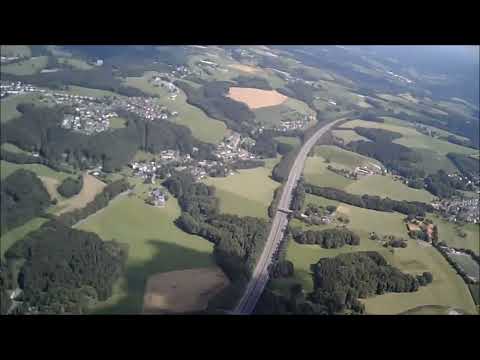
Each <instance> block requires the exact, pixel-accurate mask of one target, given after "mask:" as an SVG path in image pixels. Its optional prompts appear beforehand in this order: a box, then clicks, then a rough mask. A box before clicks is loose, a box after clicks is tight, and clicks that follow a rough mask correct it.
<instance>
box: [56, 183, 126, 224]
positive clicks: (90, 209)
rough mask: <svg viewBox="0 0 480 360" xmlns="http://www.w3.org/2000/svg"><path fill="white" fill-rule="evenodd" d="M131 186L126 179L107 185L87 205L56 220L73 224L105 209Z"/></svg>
mask: <svg viewBox="0 0 480 360" xmlns="http://www.w3.org/2000/svg"><path fill="white" fill-rule="evenodd" d="M129 188H130V184H129V183H128V181H127V180H125V179H120V180H117V181H114V182H112V183H110V184H108V185H107V186H105V187H104V188H103V190H102V192H101V193H99V194H97V195H96V196H95V198H94V199H93V200H92V201H90V202H89V203H88V204H87V205H85V207H83V208H81V209H76V210H72V211H70V212H68V213H64V214H62V215H59V216H58V217H57V218H56V220H57V221H58V222H60V223H62V224H64V225H66V226H72V225H74V224H76V223H77V222H79V221H80V220H83V219H85V218H86V217H87V216H90V215H92V214H94V213H96V212H97V211H98V210H100V209H103V208H104V207H106V206H107V205H108V203H109V202H110V200H112V199H113V198H114V197H115V196H117V195H118V194H120V193H122V192H124V191H126V190H128V189H129Z"/></svg>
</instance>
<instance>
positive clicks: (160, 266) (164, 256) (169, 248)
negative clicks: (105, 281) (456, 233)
mask: <svg viewBox="0 0 480 360" xmlns="http://www.w3.org/2000/svg"><path fill="white" fill-rule="evenodd" d="M140 187H141V186H140ZM141 188H142V187H141ZM142 189H143V188H142ZM138 190H140V189H137V191H138ZM143 190H144V189H143ZM179 215H180V208H179V206H178V203H177V201H176V199H175V198H173V197H170V199H169V200H168V201H167V204H166V206H165V207H164V208H156V207H153V206H150V205H147V204H145V203H144V201H143V200H141V199H140V198H138V197H137V195H133V196H129V195H125V196H122V198H119V199H115V200H113V201H112V203H111V204H109V206H108V207H107V208H105V209H104V210H103V211H100V212H98V213H97V214H95V215H93V216H92V217H90V218H89V219H88V220H87V221H86V222H84V223H82V224H80V225H79V226H78V228H79V229H81V230H86V231H93V232H95V233H97V234H98V235H99V236H100V237H101V238H102V239H104V240H111V239H116V240H118V241H120V242H123V243H126V244H128V245H129V255H128V261H127V267H126V272H125V276H124V277H123V278H122V279H121V280H120V281H119V282H118V284H117V286H116V289H115V292H114V295H113V296H112V297H111V298H110V299H108V300H107V301H106V302H104V303H101V304H99V305H98V306H96V308H95V309H93V312H98V313H140V312H141V308H142V305H143V295H144V288H145V284H146V280H147V278H148V277H149V276H150V275H153V274H155V273H158V272H165V271H173V270H183V269H191V268H196V267H207V266H213V265H214V261H213V258H212V256H211V253H212V250H213V246H212V244H211V243H209V242H208V241H207V240H205V239H203V238H201V237H198V236H194V235H189V234H187V233H185V232H183V231H181V230H180V229H179V228H177V227H176V226H175V224H174V220H175V219H176V218H177V217H178V216H179Z"/></svg>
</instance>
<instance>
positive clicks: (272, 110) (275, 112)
mask: <svg viewBox="0 0 480 360" xmlns="http://www.w3.org/2000/svg"><path fill="white" fill-rule="evenodd" d="M253 112H254V113H255V118H256V120H257V121H258V122H259V123H260V124H262V125H264V126H266V127H274V126H277V125H280V124H281V122H282V120H291V119H292V120H296V119H301V118H302V117H303V116H305V115H315V113H314V111H313V110H312V109H310V107H309V106H308V105H307V104H305V103H304V102H303V101H300V100H297V99H292V98H288V99H287V100H286V101H285V102H283V103H282V104H280V105H275V106H267V107H263V108H258V109H254V110H253ZM310 125H313V122H310Z"/></svg>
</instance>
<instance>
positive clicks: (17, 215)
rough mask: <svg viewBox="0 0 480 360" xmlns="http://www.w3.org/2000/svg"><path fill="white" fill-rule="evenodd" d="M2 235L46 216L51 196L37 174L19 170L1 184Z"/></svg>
mask: <svg viewBox="0 0 480 360" xmlns="http://www.w3.org/2000/svg"><path fill="white" fill-rule="evenodd" d="M0 200H1V215H2V216H1V233H4V232H7V231H8V230H10V229H13V228H15V227H17V226H20V225H23V224H25V223H26V222H27V221H29V220H31V219H33V218H34V217H37V216H40V215H42V214H44V212H45V210H46V209H47V207H48V206H49V205H51V201H50V195H48V192H47V190H46V189H45V187H44V186H43V183H42V181H41V180H40V179H39V178H38V177H37V175H35V173H33V172H31V171H29V170H24V169H18V170H16V171H15V172H13V173H12V174H10V175H9V176H7V177H6V178H5V179H3V180H2V182H1V196H0Z"/></svg>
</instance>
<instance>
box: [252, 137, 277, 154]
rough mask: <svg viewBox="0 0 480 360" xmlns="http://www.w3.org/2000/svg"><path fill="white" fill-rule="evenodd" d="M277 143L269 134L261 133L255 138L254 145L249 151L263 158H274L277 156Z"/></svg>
mask: <svg viewBox="0 0 480 360" xmlns="http://www.w3.org/2000/svg"><path fill="white" fill-rule="evenodd" d="M277 147H278V145H277V142H276V141H275V139H274V138H273V137H272V135H271V134H269V133H262V134H260V135H258V136H256V137H255V145H254V146H253V147H252V149H251V151H252V152H253V153H254V154H256V155H258V156H261V157H264V158H274V157H276V156H277Z"/></svg>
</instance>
